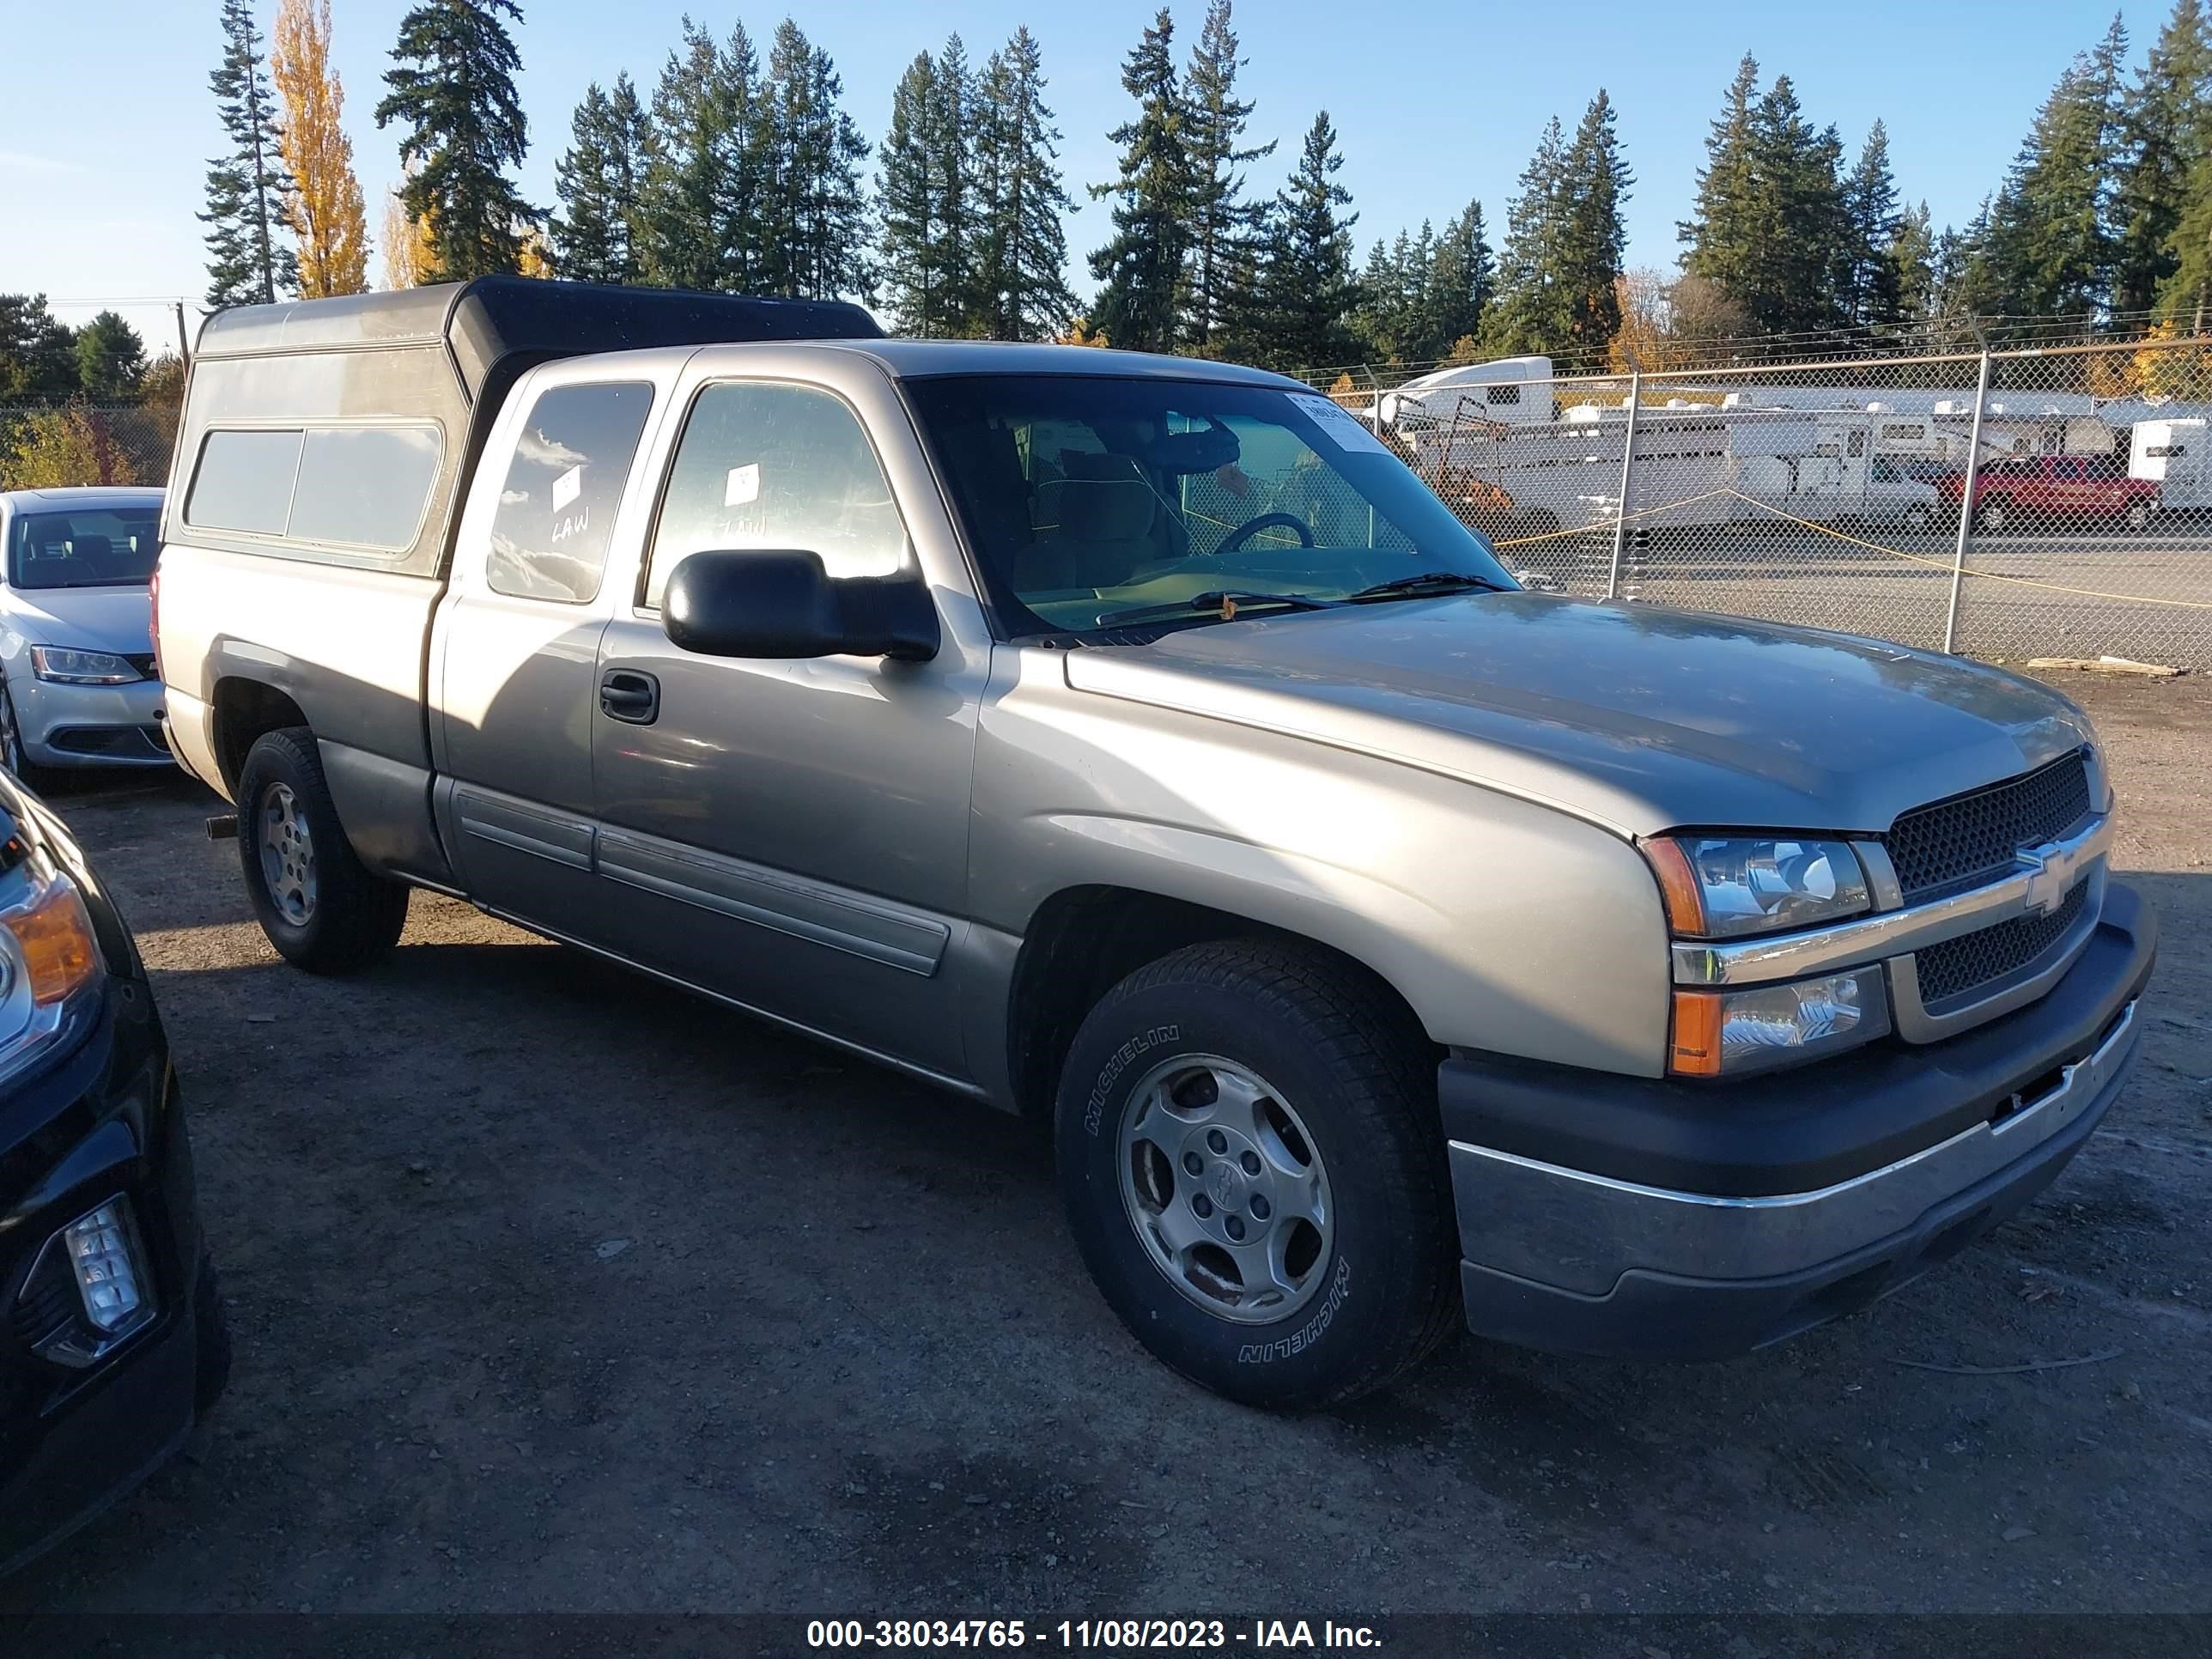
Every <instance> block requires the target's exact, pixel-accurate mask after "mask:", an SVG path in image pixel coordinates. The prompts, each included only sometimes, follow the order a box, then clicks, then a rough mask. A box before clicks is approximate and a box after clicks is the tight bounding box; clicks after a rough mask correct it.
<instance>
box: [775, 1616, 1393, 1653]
mask: <svg viewBox="0 0 2212 1659" xmlns="http://www.w3.org/2000/svg"><path fill="white" fill-rule="evenodd" d="M806 1645H807V1646H809V1647H811V1648H1022V1647H1038V1648H1060V1649H1066V1650H1094V1651H1104V1652H1113V1651H1117V1650H1120V1651H1131V1650H1139V1649H1170V1648H1237V1647H1243V1648H1255V1649H1286V1648H1287V1649H1316V1650H1317V1649H1322V1648H1340V1649H1356V1648H1370V1649H1371V1648H1379V1647H1381V1646H1382V1645H1383V1638H1382V1635H1381V1633H1380V1632H1377V1631H1376V1630H1375V1629H1374V1628H1373V1627H1372V1626H1367V1625H1340V1624H1338V1623H1336V1622H1335V1621H1334V1620H1328V1619H1322V1620H1308V1619H1255V1620H1233V1621H1232V1620H1225V1619H1063V1620H1060V1621H1059V1622H1058V1623H1056V1624H1055V1623H1048V1622H1040V1621H1037V1620H1026V1619H874V1620H869V1619H811V1620H808V1621H807V1625H806Z"/></svg>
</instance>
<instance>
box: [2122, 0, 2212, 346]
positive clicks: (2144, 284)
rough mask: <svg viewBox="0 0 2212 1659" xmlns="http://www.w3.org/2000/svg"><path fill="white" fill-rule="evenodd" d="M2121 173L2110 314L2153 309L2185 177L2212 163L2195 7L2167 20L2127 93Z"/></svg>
mask: <svg viewBox="0 0 2212 1659" xmlns="http://www.w3.org/2000/svg"><path fill="white" fill-rule="evenodd" d="M2122 139H2123V143H2124V147H2125V149H2126V159H2125V164H2124V171H2123V172H2122V173H2121V177H2120V180H2119V185H2118V190H2117V191H2116V193H2115V197H2114V200H2113V204H2112V223H2113V227H2114V228H2115V230H2116V232H2117V246H2115V248H2114V250H2113V269H2112V309H2113V310H2114V311H2115V312H2118V313H2129V314H2132V313H2137V312H2142V311H2147V310H2148V309H2150V308H2151V307H2153V306H2154V305H2155V304H2156V303H2157V302H2158V297H2159V290H2160V287H2161V286H2162V285H2163V284H2164V283H2166V281H2167V280H2168V279H2169V278H2170V277H2172V275H2173V272H2174V270H2175V268H2176V265H2177V264H2178V260H2177V258H2176V256H2175V253H2174V250H2173V247H2172V243H2173V240H2174V233H2175V232H2176V231H2177V230H2179V228H2180V226H2181V220H2182V216H2183V215H2184V214H2185V212H2186V211H2187V210H2188V209H2189V206H2190V204H2191V202H2192V200H2194V199H2197V191H2196V190H2195V189H2194V187H2193V186H2192V185H2191V179H2192V176H2193V175H2195V174H2196V173H2197V170H2198V168H2199V167H2203V165H2204V164H2205V163H2206V162H2207V161H2208V160H2212V34H2208V32H2207V29H2206V25H2205V19H2204V11H2203V7H2202V6H2201V5H2200V4H2199V3H2198V0H2176V3H2175V5H2174V8H2173V15H2172V16H2171V17H2169V18H2168V19H2167V20H2166V27H2165V28H2164V29H2162V30H2160V33H2159V37H2158V40H2157V42H2156V44H2154V46H2152V47H2151V49H2150V53H2149V57H2148V60H2147V61H2146V62H2145V64H2143V67H2142V72H2141V74H2140V75H2139V76H2137V78H2136V84H2135V86H2134V88H2132V89H2131V90H2130V92H2129V94H2127V98H2126V100H2125V112H2124V129H2123V133H2122Z"/></svg>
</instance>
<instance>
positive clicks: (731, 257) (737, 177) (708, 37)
mask: <svg viewBox="0 0 2212 1659" xmlns="http://www.w3.org/2000/svg"><path fill="white" fill-rule="evenodd" d="M760 103H761V88H760V59H759V57H758V55H757V53H756V52H754V50H753V43H752V38H751V37H750V35H748V34H747V33H745V27H744V24H743V23H738V24H737V25H736V26H735V27H733V28H732V30H731V32H730V40H729V44H728V46H726V47H718V46H716V45H715V44H714V35H713V34H712V33H710V32H709V31H708V29H707V28H706V27H705V26H704V25H702V24H697V23H694V22H693V21H691V19H690V18H689V17H686V18H685V19H684V26H683V39H682V41H681V43H680V45H679V46H678V48H677V49H676V50H675V51H673V52H670V53H669V54H668V58H667V61H666V62H665V64H663V65H662V66H661V71H660V80H659V83H658V84H657V85H656V86H655V88H653V115H652V119H651V121H650V123H649V124H648V130H647V141H646V145H645V152H646V161H645V169H644V175H643V178H642V179H641V181H640V189H639V206H638V211H637V214H636V230H635V238H636V242H637V258H638V265H639V268H640V270H641V272H642V273H643V276H644V278H645V280H646V281H647V282H648V283H656V284H658V285H659V286H661V287H665V288H688V289H734V290H738V291H744V290H747V289H751V288H753V287H754V286H755V285H756V283H757V275H756V273H757V271H758V270H759V268H760V264H761V260H760V254H759V240H760V228H759V225H758V223H757V214H758V210H759V205H760V201H761V196H762V185H763V180H762V169H763V157H762V153H761V125H762V124H761V119H760V113H761V112H760Z"/></svg>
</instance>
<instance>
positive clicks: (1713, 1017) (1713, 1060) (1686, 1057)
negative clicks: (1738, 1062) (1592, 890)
mask: <svg viewBox="0 0 2212 1659" xmlns="http://www.w3.org/2000/svg"><path fill="white" fill-rule="evenodd" d="M1678 856H1679V855H1678ZM1667 1069H1668V1071H1670V1072H1672V1073H1674V1075H1675V1076H1677V1077H1718V1076H1719V1075H1720V1070H1721V1000H1720V997H1719V996H1718V994H1716V993H1714V992H1711V991H1677V992H1675V993H1674V1041H1673V1042H1672V1043H1671V1044H1670V1045H1669V1046H1668V1054H1667Z"/></svg>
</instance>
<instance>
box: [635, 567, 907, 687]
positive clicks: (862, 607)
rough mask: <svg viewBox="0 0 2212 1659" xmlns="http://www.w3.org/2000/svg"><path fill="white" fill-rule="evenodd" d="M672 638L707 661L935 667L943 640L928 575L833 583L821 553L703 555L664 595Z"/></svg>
mask: <svg viewBox="0 0 2212 1659" xmlns="http://www.w3.org/2000/svg"><path fill="white" fill-rule="evenodd" d="M660 626H661V629H662V631H663V632H665V634H666V635H668V637H669V639H670V640H671V641H672V642H673V643H674V644H676V645H678V646H679V647H682V648H683V649H684V650H686V651H696V652H697V653H699V654H700V655H701V656H702V657H764V658H766V657H774V658H790V657H890V658H892V659H895V660H897V661H900V662H927V661H928V660H929V659H931V658H932V657H934V656H935V655H936V654H937V647H938V644H939V638H940V635H939V632H938V626H937V606H936V605H935V604H934V603H933V602H932V600H931V599H930V597H929V588H928V586H927V584H926V583H924V582H923V580H921V577H920V576H919V575H916V574H914V573H912V572H910V571H902V572H901V573H899V574H897V575H895V576H847V577H843V578H842V579H840V578H836V577H833V576H831V575H830V574H829V572H827V571H826V570H824V569H823V568H822V556H821V555H820V554H818V553H800V552H788V553H787V552H772V553H754V552H742V553H740V552H712V553H693V554H691V555H690V556H687V557H685V558H684V559H683V560H682V561H681V562H678V565H677V567H676V568H675V570H674V571H673V572H671V574H670V575H669V578H668V588H667V591H666V592H665V593H664V594H663V595H662V596H661V601H660Z"/></svg>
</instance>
